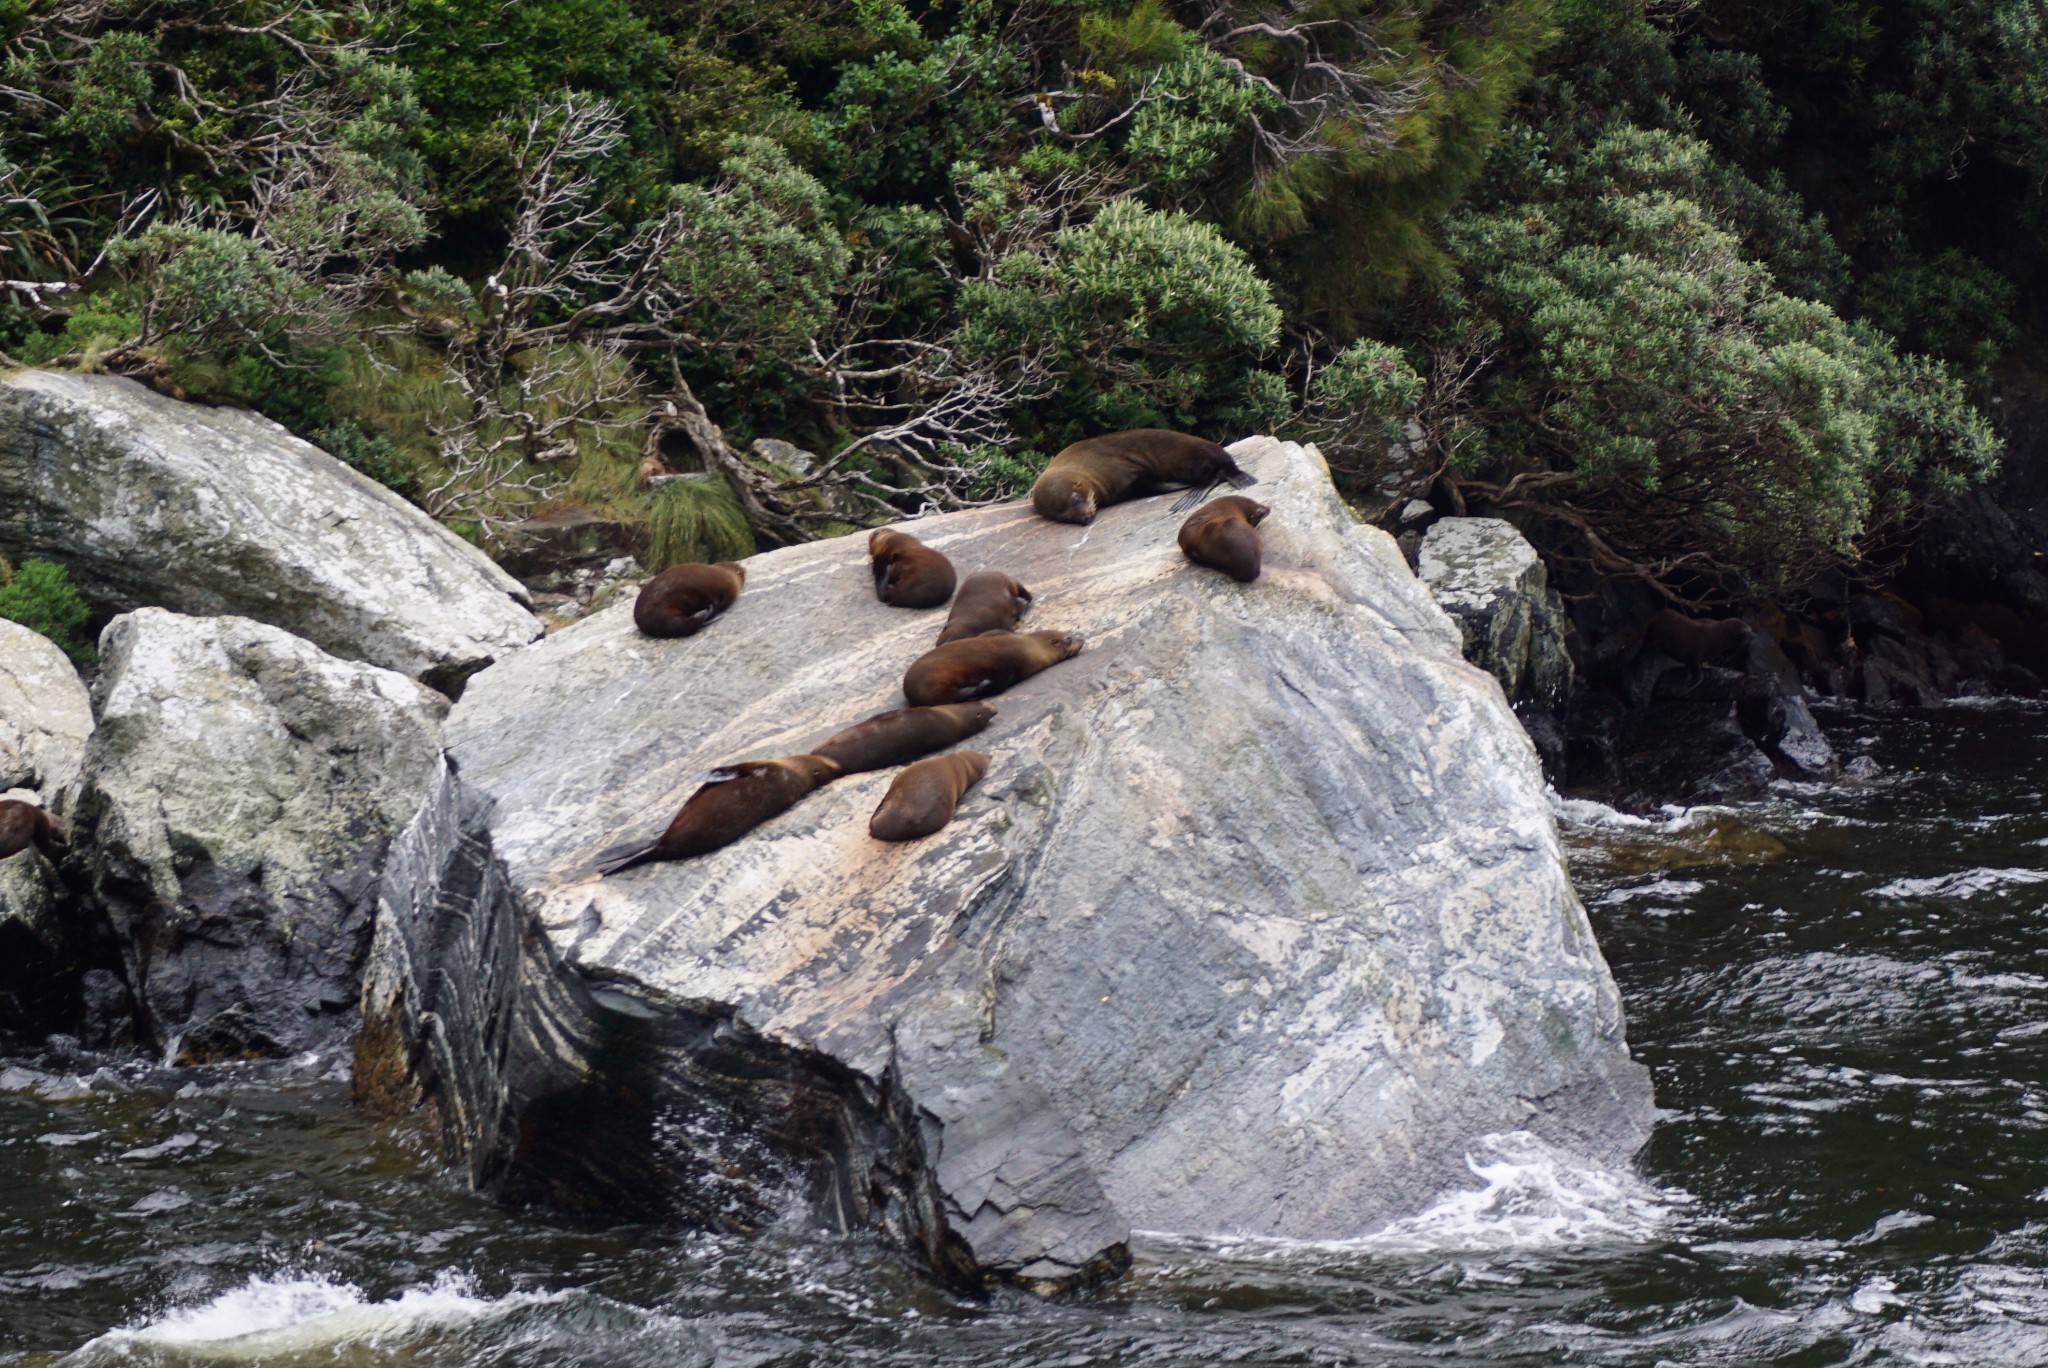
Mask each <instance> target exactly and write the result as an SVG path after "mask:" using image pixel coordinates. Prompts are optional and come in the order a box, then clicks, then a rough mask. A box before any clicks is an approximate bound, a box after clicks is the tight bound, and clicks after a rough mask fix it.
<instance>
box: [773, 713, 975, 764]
mask: <svg viewBox="0 0 2048 1368" xmlns="http://www.w3.org/2000/svg"><path fill="white" fill-rule="evenodd" d="M995 715H996V710H995V706H994V705H993V704H990V703H949V704H947V705H946V706H944V707H941V708H898V709H897V710H896V711H894V712H885V713H878V714H877V715H875V716H874V717H870V718H869V719H868V720H867V721H865V722H856V723H855V724H854V725H852V726H851V727H848V728H847V729H846V730H845V731H842V732H838V733H836V734H834V735H833V736H831V737H830V738H828V739H827V740H826V741H825V742H824V743H823V744H822V745H818V746H814V747H812V748H811V754H813V755H819V756H823V757H824V758H825V759H827V760H830V761H832V762H833V763H834V764H836V765H838V766H839V772H840V773H842V774H863V773H865V772H867V771H868V770H878V769H893V768H894V767H895V766H897V765H906V764H909V763H910V762H911V761H912V760H915V759H917V758H918V757H919V756H921V755H930V754H931V753H932V752H933V751H937V750H944V749H945V748H946V747H948V746H953V745H958V744H959V743H960V742H962V741H965V740H966V739H967V738H968V737H970V736H972V735H974V734H975V733H976V732H978V731H980V730H981V729H982V728H983V727H986V726H987V725H988V724H989V721H990V720H991V719H992V718H994V717H995Z"/></svg>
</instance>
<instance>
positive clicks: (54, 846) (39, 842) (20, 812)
mask: <svg viewBox="0 0 2048 1368" xmlns="http://www.w3.org/2000/svg"><path fill="white" fill-rule="evenodd" d="M30 846H34V847H36V848H37V849H38V850H40V851H42V852H43V854H45V855H47V856H49V857H50V858H51V859H53V860H54V859H55V858H57V856H58V855H60V854H62V853H63V851H64V833H63V832H61V831H59V830H58V829H57V823H56V820H55V819H54V818H52V817H51V816H50V814H49V813H47V812H45V811H43V810H42V809H41V808H39V807H37V806H36V805H35V804H34V803H24V802H23V801H21V799H19V798H0V860H4V859H6V858H8V857H9V856H10V855H19V854H20V853H21V852H22V851H24V850H27V849H28V848H29V847H30Z"/></svg>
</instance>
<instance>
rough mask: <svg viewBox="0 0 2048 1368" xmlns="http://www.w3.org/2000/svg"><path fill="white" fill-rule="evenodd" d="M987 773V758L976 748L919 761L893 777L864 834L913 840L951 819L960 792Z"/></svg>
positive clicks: (930, 832) (963, 791)
mask: <svg viewBox="0 0 2048 1368" xmlns="http://www.w3.org/2000/svg"><path fill="white" fill-rule="evenodd" d="M987 773H988V757H987V756H986V755H983V754H982V753H981V752H980V751H954V752H953V753H952V754H951V755H934V756H933V757H931V759H929V760H920V761H918V762H917V763H916V764H914V765H912V766H911V767H910V768H908V769H906V770H904V771H903V773H901V774H899V775H897V776H896V780H895V782H894V783H892V784H890V785H889V791H888V792H887V793H885V794H883V795H882V802H881V805H880V806H879V807H877V808H876V809H875V815H874V816H872V817H870V818H868V835H870V836H872V837H874V838H875V839H876V840H878V841H915V840H917V839H918V838H919V837H921V836H929V835H931V834H932V833H933V832H935V831H937V830H938V829H939V828H940V827H943V826H944V825H945V824H946V823H948V822H950V821H952V820H953V810H954V809H955V808H957V807H959V806H960V795H961V794H963V793H965V792H967V790H969V789H971V788H973V787H974V785H975V783H976V782H977V781H978V780H980V778H981V776H982V775H984V774H987Z"/></svg>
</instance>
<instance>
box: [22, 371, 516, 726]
mask: <svg viewBox="0 0 2048 1368" xmlns="http://www.w3.org/2000/svg"><path fill="white" fill-rule="evenodd" d="M0 555H6V556H9V557H12V558H15V559H20V558H22V557H24V556H45V557H49V558H50V559H53V560H57V561H61V562H62V563H63V564H64V565H65V566H66V567H68V568H69V569H70V571H71V573H72V576H73V578H74V579H75V580H76V581H77V582H78V584H79V586H80V588H81V589H83V590H84V591H85V593H86V594H87V595H88V597H90V598H92V599H93V600H94V601H96V602H97V603H98V604H99V605H100V606H101V607H103V608H109V609H112V610H115V611H124V610H127V609H132V608H139V607H144V606H154V607H162V608H170V609H174V610H176V611H178V612H181V613H189V614H201V615H214V614H233V615H237V616H241V617H247V618H251V619H254V620H255V621H258V622H265V623H269V624H270V625H272V626H274V627H281V628H284V629H285V630H286V631H289V632H291V633H292V634H294V635H295V636H300V637H304V638H305V639H306V640H308V641H311V642H313V643H314V644H316V645H318V646H320V647H322V648H323V649H325V650H326V651H328V652H330V653H332V654H334V655H338V656H341V657H343V658H345V659H349V660H360V661H366V662H369V663H371V664H374V665H381V666H384V667H386V668H388V669H393V670H397V671H399V672H400V673H402V674H408V675H411V676H413V677H414V678H417V679H421V680H424V681H426V682H427V683H429V684H431V685H433V686H434V687H436V688H438V689H441V690H442V691H443V692H447V693H451V694H452V693H455V692H459V691H460V689H461V686H462V682H463V680H464V679H466V678H467V677H468V676H469V675H470V674H471V673H472V672H474V671H475V670H477V669H479V668H481V667H482V666H483V665H485V664H488V663H489V662H490V661H492V660H494V659H496V658H497V657H499V656H502V655H504V654H505V653H506V652H507V651H510V650H512V649H513V648H515V647H518V646H522V645H524V644H526V643H527V642H529V641H531V640H533V639H534V638H535V637H537V636H539V635H540V624H539V623H538V622H537V621H535V619H534V618H533V616H532V615H531V614H530V613H528V612H527V611H526V609H525V608H524V607H523V606H522V602H523V600H524V597H525V591H524V590H523V589H522V588H521V587H520V586H519V583H518V581H516V580H514V579H513V578H512V577H511V576H509V575H507V574H506V573H505V572H504V571H502V570H500V569H499V568H498V567H497V566H496V565H494V564H492V563H491V560H490V558H489V557H487V556H485V555H484V554H483V553H482V552H481V551H479V550H477V549H476V548H475V547H473V546H471V545H470V544H469V543H467V542H465V541H463V540H462V539H461V538H460V537H458V536H456V535H455V534H454V533H452V532H450V531H448V530H447V529H446V528H444V527H442V526H441V525H440V524H438V523H436V522H435V521H434V520H433V519H432V518H430V517H428V516H427V515H426V514H425V513H423V512H421V511H420V510H419V509H417V508H414V507H413V506H412V505H411V504H408V503H407V502H406V501H405V500H403V499H401V498H400V497H398V495H396V494H393V493H392V492H391V491H390V490H388V489H386V488H384V487H383V486H382V485H379V484H378V483H376V482H375V481H374V480H371V479H368V478H367V477H365V476H363V475H360V474H358V473H357V472H355V471H353V470H351V469H349V468H348V467H347V466H345V465H343V464H342V463H341V462H340V461H337V460H335V459H334V458H333V457H331V456H329V455H327V454H326V453H325V452H323V451H321V450H320V449H319V448H317V447H315V446H313V445H311V444H310V443H307V442H303V441H301V440H299V439H298V438H296V437H294V436H292V435H291V434H290V433H289V432H287V431H285V430H284V429H283V428H282V427H279V426H278V425H277V424H275V423H273V422H271V421H269V420H268V419H266V418H262V417H259V416H257V415H256V414H253V413H247V412H243V411H240V410H235V409H209V408H204V407H201V406H200V405H197V404H185V403H180V402H178V401H176V400H173V399H167V398H164V397H163V396H161V395H158V394H154V393H152V392H151V391H149V390H147V389H144V388H143V387H142V386H141V385H138V384H136V383H135V382H134V381H132V380H124V379H119V378H115V377H111V376H97V375H73V374H69V373H65V372H58V371H33V370H30V371H17V372H14V373H13V374H10V375H5V376H0Z"/></svg>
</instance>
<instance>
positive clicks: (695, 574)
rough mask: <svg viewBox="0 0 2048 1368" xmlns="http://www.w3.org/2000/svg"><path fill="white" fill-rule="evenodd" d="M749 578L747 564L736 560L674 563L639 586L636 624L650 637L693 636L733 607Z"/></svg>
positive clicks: (636, 603) (635, 601)
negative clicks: (716, 562) (693, 563)
mask: <svg viewBox="0 0 2048 1368" xmlns="http://www.w3.org/2000/svg"><path fill="white" fill-rule="evenodd" d="M746 582H747V571H746V567H745V566H742V565H739V564H737V563H736V562H733V561H720V562H718V564H716V565H671V566H670V567H669V568H668V569H666V570H664V571H662V572H661V573H660V574H658V575H656V576H655V577H654V578H653V579H651V580H649V581H647V583H645V584H643V585H641V586H640V597H639V598H637V599H635V600H633V625H634V626H635V627H638V628H639V629H640V630H641V631H642V632H645V633H646V634H647V635H648V636H651V637H686V636H694V635H696V634H697V633H698V632H701V631H703V630H704V624H706V623H708V622H710V621H711V619H713V618H715V617H717V616H718V615H719V614H720V613H722V612H724V611H725V610H726V609H728V608H730V607H732V601H733V600H734V599H736V598H738V597H739V596H740V586H741V585H743V584H745V583H746Z"/></svg>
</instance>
